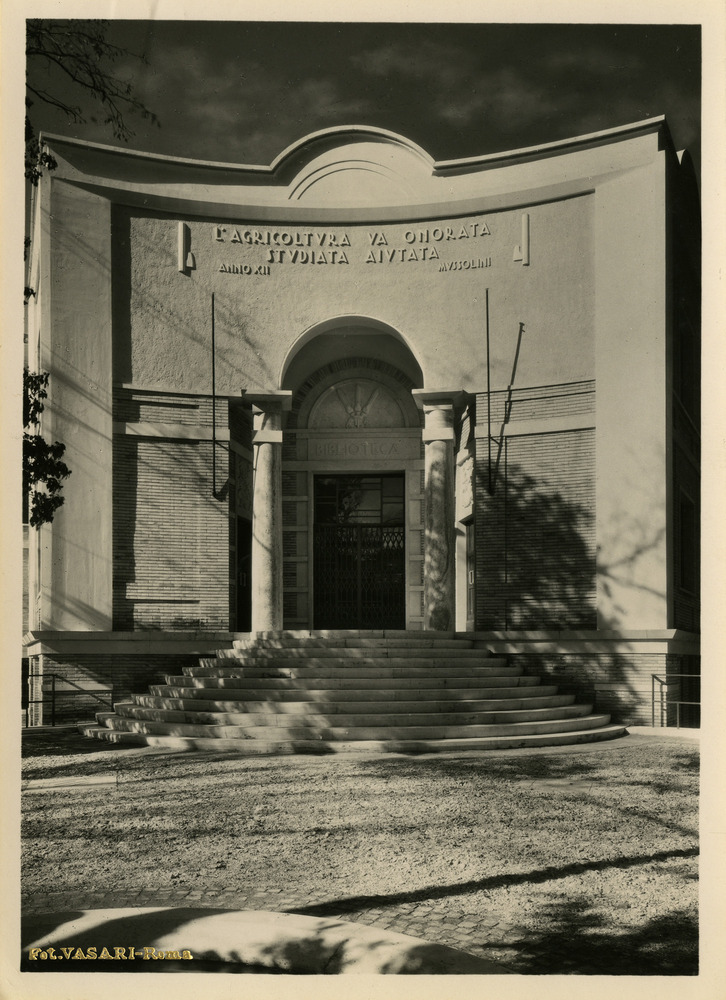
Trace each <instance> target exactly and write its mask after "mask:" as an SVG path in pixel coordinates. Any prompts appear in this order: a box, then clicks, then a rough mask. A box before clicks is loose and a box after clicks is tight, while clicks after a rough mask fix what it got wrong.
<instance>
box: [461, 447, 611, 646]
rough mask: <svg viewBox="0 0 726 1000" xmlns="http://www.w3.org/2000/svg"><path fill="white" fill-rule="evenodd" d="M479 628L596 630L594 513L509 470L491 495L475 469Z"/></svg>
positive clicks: (483, 476)
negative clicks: (478, 557) (476, 485)
mask: <svg viewBox="0 0 726 1000" xmlns="http://www.w3.org/2000/svg"><path fill="white" fill-rule="evenodd" d="M477 480H478V487H479V489H478V491H477V497H478V500H479V507H480V510H479V514H480V516H479V518H478V524H477V549H478V551H479V552H481V555H482V558H481V559H480V560H479V565H478V566H477V570H478V580H479V582H480V588H479V589H480V592H481V598H480V603H479V607H478V608H477V612H478V613H477V628H479V629H507V630H508V629H594V628H596V627H597V609H596V603H595V594H596V582H595V581H596V577H595V545H594V536H595V525H594V517H593V514H592V512H591V509H589V508H588V507H586V506H585V505H584V504H582V503H580V502H578V501H575V500H573V499H571V498H569V497H567V496H565V495H564V494H563V493H562V492H560V491H559V490H556V489H553V488H551V487H549V486H548V484H546V483H544V484H543V483H540V482H539V481H538V480H536V479H534V478H533V477H532V476H531V475H529V474H528V473H526V472H525V471H524V470H523V469H522V468H521V467H520V466H518V465H508V466H507V467H506V468H505V469H504V470H503V474H502V473H501V472H500V475H499V479H498V481H497V482H496V484H495V487H494V493H493V494H490V493H489V491H488V476H487V468H486V462H480V463H479V466H478V468H477Z"/></svg>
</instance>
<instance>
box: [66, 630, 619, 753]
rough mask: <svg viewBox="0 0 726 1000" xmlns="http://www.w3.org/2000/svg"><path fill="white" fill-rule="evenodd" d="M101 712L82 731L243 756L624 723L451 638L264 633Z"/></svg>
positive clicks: (518, 739) (461, 741)
mask: <svg viewBox="0 0 726 1000" xmlns="http://www.w3.org/2000/svg"><path fill="white" fill-rule="evenodd" d="M114 709H115V710H114V711H113V712H99V713H98V715H97V716H96V719H97V723H98V724H97V725H81V726H80V727H79V728H80V730H81V732H82V733H84V734H85V735H86V736H92V737H95V738H97V739H102V740H107V741H110V742H114V743H136V744H150V745H161V746H174V747H183V748H190V749H213V750H234V751H237V752H239V753H240V754H244V755H252V754H284V753H315V752H318V753H324V752H335V751H356V750H357V751H389V752H404V753H405V752H418V753H429V752H434V751H437V750H463V749H471V750H493V749H509V748H513V747H533V746H558V745H564V744H572V743H589V742H595V741H598V740H608V739H614V738H615V737H618V736H621V735H623V734H624V732H625V727H624V726H620V725H611V724H610V717H609V716H607V715H600V714H597V713H593V706H592V705H587V704H576V702H575V696H574V695H566V694H558V692H557V688H556V687H554V686H553V685H548V684H543V683H541V682H540V678H539V677H532V676H525V675H524V674H523V673H522V669H521V667H517V666H509V665H508V664H507V662H506V659H505V658H504V657H496V656H492V655H490V654H489V653H488V652H487V650H485V649H478V648H476V647H475V642H474V640H473V639H471V638H467V637H465V636H461V635H456V634H454V633H438V632H437V633H435V634H433V633H424V632H349V631H346V632H338V631H325V632H322V631H321V632H277V633H271V632H260V633H252V634H250V635H249V636H245V637H244V638H240V639H237V640H235V642H234V645H233V648H232V649H227V650H219V651H218V652H217V654H216V655H215V656H213V657H203V658H202V659H201V660H200V662H199V664H198V665H196V666H192V667H186V668H185V669H184V672H183V673H182V674H181V675H172V676H168V677H166V683H165V684H154V685H151V687H150V688H149V694H135V695H132V696H131V698H130V700H128V701H124V702H120V703H118V704H116V705H115V706H114Z"/></svg>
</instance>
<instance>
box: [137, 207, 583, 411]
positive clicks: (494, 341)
mask: <svg viewBox="0 0 726 1000" xmlns="http://www.w3.org/2000/svg"><path fill="white" fill-rule="evenodd" d="M590 200H591V199H590V198H588V197H587V196H583V197H579V198H572V199H567V200H564V201H561V202H554V203H551V204H543V205H537V206H534V207H531V208H530V209H529V215H530V232H531V244H530V264H529V266H523V264H522V263H521V262H518V261H514V260H513V259H512V258H513V255H514V250H515V247H517V246H518V245H519V244H520V242H521V219H522V212H521V211H520V210H516V211H503V212H494V213H488V214H486V215H475V216H467V217H465V218H463V219H460V220H456V219H443V220H442V219H440V220H435V221H433V222H432V223H430V224H428V228H429V229H430V230H433V229H434V228H441V229H444V230H445V228H446V227H447V226H448V227H450V228H451V229H452V230H453V231H454V232H458V231H460V229H461V225H462V223H463V224H465V225H467V226H468V227H469V228H470V230H471V228H472V225H473V223H474V222H477V223H479V224H481V222H482V220H484V219H485V220H486V222H487V225H488V227H489V229H490V231H491V235H486V236H477V237H470V238H466V239H455V240H442V241H436V240H434V239H430V240H429V241H428V242H427V243H421V242H419V241H418V239H417V240H416V242H413V243H409V242H407V240H406V233H408V232H410V231H413V232H414V233H416V234H418V232H420V231H422V230H425V229H426V228H427V223H420V222H418V223H415V224H397V225H382V224H381V225H375V226H374V225H363V226H361V225H348V226H324V225H323V226H312V225H309V226H282V225H270V224H262V223H249V222H248V223H247V224H244V222H240V223H239V224H235V223H232V222H229V221H225V220H219V219H208V220H205V221H194V220H192V219H190V220H189V228H190V236H191V239H190V249H191V252H192V253H193V254H194V259H195V264H196V266H195V268H194V269H193V270H191V271H189V273H186V274H182V273H180V272H179V270H178V267H177V263H178V262H177V229H178V225H177V221H176V220H175V219H173V218H160V217H148V216H147V217H145V216H143V215H141V214H139V213H133V214H132V216H131V218H130V223H129V238H130V265H129V272H128V274H129V276H128V283H129V287H128V289H127V292H128V295H129V299H130V315H129V323H128V331H127V332H126V333H125V334H124V335H125V336H126V339H127V343H125V344H123V345H120V356H122V357H123V358H125V359H126V360H125V362H124V364H125V367H126V371H125V372H124V373H122V380H123V381H131V382H133V383H134V384H137V385H154V384H163V385H166V386H171V387H177V388H179V389H186V390H194V391H209V390H210V388H211V358H210V347H211V294H212V292H214V293H215V299H216V339H217V388H218V391H220V392H223V393H224V392H230V393H231V392H236V391H239V389H240V388H242V387H246V388H247V389H248V390H250V391H259V390H266V389H270V388H277V387H278V385H279V380H280V376H281V372H282V369H283V365H284V362H285V359H286V357H287V355H288V352H289V351H290V349H291V347H292V346H293V345H294V344H295V342H296V341H297V339H298V338H299V337H300V336H301V335H302V334H304V333H305V331H306V330H309V329H310V328H311V327H313V326H315V325H316V324H320V323H323V322H325V321H327V320H330V319H331V318H334V317H347V316H355V317H370V318H372V319H375V320H378V321H380V322H382V323H384V324H387V325H388V326H390V327H393V329H394V330H396V331H398V332H399V333H400V334H401V336H402V337H403V338H404V340H405V341H406V342H407V343H408V344H409V345H410V347H411V349H412V351H413V353H414V355H415V356H416V358H417V359H418V361H419V363H420V365H421V368H422V370H423V375H424V384H425V385H427V386H432V387H438V386H450V387H457V388H458V387H462V388H465V389H469V390H474V389H479V390H481V389H482V388H483V387H485V386H486V382H487V371H486V349H485V343H486V341H485V311H484V298H485V289H486V288H487V287H489V288H490V296H489V299H490V320H491V332H490V343H491V350H492V387H493V388H496V387H498V386H499V387H501V386H505V385H506V384H507V383H508V381H509V377H510V373H511V367H512V362H513V358H514V349H515V346H516V341H517V331H518V327H519V323H520V322H525V323H526V324H527V331H528V334H527V339H526V340H525V343H524V346H523V349H522V352H521V355H520V359H519V370H518V382H519V384H546V383H549V382H562V381H568V380H571V379H585V378H591V377H592V375H593V367H594V355H593V343H592V330H593V313H592V301H593V300H592V288H593V276H592V234H591V215H592V213H591V205H590ZM217 224H219V225H220V227H223V230H224V232H223V236H224V239H223V240H217V239H215V232H216V225H217ZM248 230H252V231H254V230H257V231H259V232H261V233H262V234H265V233H267V232H272V233H276V232H284V233H289V234H291V236H292V237H293V238H294V237H296V236H298V235H300V237H301V238H302V239H305V238H306V237H305V235H304V234H306V233H312V234H313V239H314V240H317V239H318V237H320V236H321V234H329V233H334V234H335V236H336V237H337V241H338V243H339V244H340V243H343V242H344V235H343V234H345V237H347V239H348V240H349V241H350V244H351V245H350V246H349V247H348V246H346V247H344V248H343V249H344V252H345V254H346V256H347V258H348V261H349V263H348V264H341V263H327V264H326V263H315V264H312V263H293V262H292V261H291V260H290V257H289V253H290V249H295V248H294V247H292V248H289V249H285V248H284V247H279V248H277V251H279V250H284V255H283V261H282V262H279V261H278V260H277V259H273V262H272V263H269V264H267V262H268V260H269V257H270V249H269V248H268V247H266V246H259V245H248V244H246V243H244V242H232V238H233V237H234V234H235V231H238V232H239V233H240V237H241V236H242V234H243V233H244V232H246V231H248ZM376 232H378V233H383V234H384V238H385V241H386V242H385V244H383V243H377V244H375V245H372V243H371V240H372V239H376V237H373V235H372V234H374V233H376ZM313 247H314V244H313ZM423 247H429V248H431V247H435V248H436V250H437V251H438V253H439V258H438V259H436V258H431V257H429V258H428V259H426V260H418V261H413V260H406V261H401V260H400V259H399V254H398V253H397V252H396V253H395V254H394V260H393V262H391V263H366V262H365V261H366V258H367V256H368V254H369V252H370V251H371V250H372V251H373V252H374V254H375V255H376V256H377V255H378V252H379V251H381V252H383V254H384V259H385V256H386V254H387V253H388V252H389V251H390V250H394V251H398V249H399V248H404V249H406V250H409V249H415V250H417V251H418V253H419V255H421V253H422V249H423ZM124 252H125V251H124ZM330 256H331V255H330V254H328V258H330ZM487 258H491V262H492V263H491V267H482V268H476V269H469V270H456V271H446V272H444V273H442V272H441V271H440V270H439V267H440V265H441V264H444V263H449V262H456V261H465V260H466V261H470V260H472V259H473V260H480V259H487ZM260 265H263V266H264V265H266V266H268V267H269V271H270V273H269V274H261V275H255V274H251V275H245V274H234V273H225V272H220V268H221V267H229V268H231V267H242V268H244V267H245V266H247V267H250V268H251V269H253V270H254V269H256V268H257V267H259V266H260ZM121 294H123V290H122V291H121ZM120 374H121V373H120Z"/></svg>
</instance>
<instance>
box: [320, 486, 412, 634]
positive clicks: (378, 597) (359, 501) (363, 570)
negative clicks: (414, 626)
mask: <svg viewBox="0 0 726 1000" xmlns="http://www.w3.org/2000/svg"><path fill="white" fill-rule="evenodd" d="M319 478H320V481H319V483H316V504H315V522H316V523H315V530H314V536H313V537H314V557H313V574H314V590H315V601H314V627H315V628H340V629H346V628H350V629H381V628H390V629H402V628H405V618H406V615H405V565H406V563H405V555H406V552H405V529H404V526H403V524H402V523H400V522H401V521H402V520H403V476H401V475H396V476H366V477H352V476H336V477H330V476H328V477H319ZM374 521H378V522H379V523H371V522H374ZM381 521H398V522H399V523H393V524H391V523H380V522H381ZM331 522H332V523H331Z"/></svg>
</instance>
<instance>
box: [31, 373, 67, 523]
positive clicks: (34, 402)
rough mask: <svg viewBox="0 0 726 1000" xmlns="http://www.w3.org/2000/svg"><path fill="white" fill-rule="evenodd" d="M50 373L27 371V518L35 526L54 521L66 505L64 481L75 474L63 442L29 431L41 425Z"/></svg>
mask: <svg viewBox="0 0 726 1000" xmlns="http://www.w3.org/2000/svg"><path fill="white" fill-rule="evenodd" d="M48 379H49V374H48V372H30V371H28V369H27V368H26V369H25V370H24V371H23V426H24V427H25V428H26V431H25V433H24V434H23V519H24V520H26V521H28V523H29V524H30V525H31V527H33V528H39V527H40V526H41V525H43V524H50V522H51V521H52V520H53V517H54V515H55V512H56V511H57V510H58V508H59V507H61V506H62V505H63V502H64V498H63V497H62V496H61V490H62V489H63V480H64V479H67V478H68V476H70V474H71V470H70V469H69V468H68V466H67V465H66V464H65V462H64V461H62V459H63V455H64V453H65V450H66V446H65V445H64V444H61V443H60V441H55V442H53V444H49V443H48V442H47V441H46V440H45V438H43V437H42V435H40V434H38V433H37V432H36V433H32V432H30V431H29V430H28V428H31V427H37V424H38V421H39V419H40V415H41V413H42V412H43V409H44V403H43V400H44V399H47V398H48V393H47V388H48Z"/></svg>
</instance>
